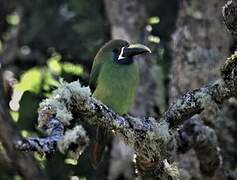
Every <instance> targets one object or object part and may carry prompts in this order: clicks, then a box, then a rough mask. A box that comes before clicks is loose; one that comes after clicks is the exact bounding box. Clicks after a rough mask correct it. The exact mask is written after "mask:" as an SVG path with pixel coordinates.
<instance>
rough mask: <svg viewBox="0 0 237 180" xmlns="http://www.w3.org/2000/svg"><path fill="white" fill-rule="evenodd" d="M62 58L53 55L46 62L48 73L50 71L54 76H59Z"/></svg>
mask: <svg viewBox="0 0 237 180" xmlns="http://www.w3.org/2000/svg"><path fill="white" fill-rule="evenodd" d="M61 58H62V56H61V55H60V54H59V53H54V54H53V55H52V56H51V57H50V58H49V60H48V67H49V69H50V71H52V72H53V73H55V74H60V73H61V70H62V68H61V64H60V62H59V61H60V60H61Z"/></svg>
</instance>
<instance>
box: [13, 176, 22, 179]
mask: <svg viewBox="0 0 237 180" xmlns="http://www.w3.org/2000/svg"><path fill="white" fill-rule="evenodd" d="M14 180H22V177H21V176H18V175H16V176H14Z"/></svg>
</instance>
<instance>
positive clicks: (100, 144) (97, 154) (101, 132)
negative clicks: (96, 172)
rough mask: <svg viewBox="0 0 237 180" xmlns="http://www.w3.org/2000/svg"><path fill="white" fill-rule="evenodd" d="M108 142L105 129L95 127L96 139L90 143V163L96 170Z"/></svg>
mask: <svg viewBox="0 0 237 180" xmlns="http://www.w3.org/2000/svg"><path fill="white" fill-rule="evenodd" d="M107 142H108V131H107V130H106V129H105V128H101V127H97V129H96V137H95V138H93V140H92V142H91V143H90V152H91V154H90V162H91V165H92V167H93V168H94V169H96V168H97V167H98V165H99V163H100V161H101V160H102V158H103V154H104V151H105V147H106V144H107Z"/></svg>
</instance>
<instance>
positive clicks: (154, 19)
mask: <svg viewBox="0 0 237 180" xmlns="http://www.w3.org/2000/svg"><path fill="white" fill-rule="evenodd" d="M159 22H160V18H159V17H158V16H154V17H150V18H149V19H148V24H158V23H159Z"/></svg>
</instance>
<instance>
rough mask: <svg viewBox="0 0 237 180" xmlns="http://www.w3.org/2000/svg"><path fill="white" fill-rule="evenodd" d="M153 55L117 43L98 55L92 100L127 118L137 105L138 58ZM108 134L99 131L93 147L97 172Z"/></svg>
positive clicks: (91, 82) (142, 47)
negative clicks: (146, 54)
mask: <svg viewBox="0 0 237 180" xmlns="http://www.w3.org/2000/svg"><path fill="white" fill-rule="evenodd" d="M143 53H151V50H150V49H149V48H148V47H147V46H145V45H142V44H138V43H137V44H129V43H128V42H127V41H125V40H121V39H114V40H110V41H109V42H107V43H106V44H105V45H104V46H102V47H101V48H100V50H99V51H98V52H97V54H96V56H95V58H94V61H93V64H92V69H91V73H90V78H89V87H90V89H91V91H92V97H93V98H95V99H96V100H99V101H101V102H102V103H103V104H105V105H106V106H107V107H109V108H110V109H112V110H113V111H114V112H115V113H117V114H119V115H124V114H127V113H128V111H129V110H130V108H131V107H132V105H133V103H134V98H135V95H136V89H137V85H138V81H139V68H138V64H137V62H136V61H135V58H134V56H136V55H139V54H143ZM106 137H108V130H106V129H105V128H102V127H97V130H96V135H95V139H94V140H93V142H92V143H91V155H90V156H91V158H90V161H91V165H92V166H93V167H94V168H95V169H96V167H97V166H98V164H99V163H100V161H101V159H102V156H103V152H104V149H105V147H106V143H107V138H106Z"/></svg>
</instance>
